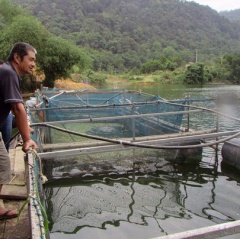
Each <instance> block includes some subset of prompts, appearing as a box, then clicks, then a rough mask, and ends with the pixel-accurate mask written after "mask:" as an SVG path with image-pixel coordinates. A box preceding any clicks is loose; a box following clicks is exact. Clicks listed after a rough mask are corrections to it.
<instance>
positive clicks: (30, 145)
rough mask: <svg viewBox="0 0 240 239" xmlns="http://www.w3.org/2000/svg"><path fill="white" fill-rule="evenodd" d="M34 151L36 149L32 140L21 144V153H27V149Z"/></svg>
mask: <svg viewBox="0 0 240 239" xmlns="http://www.w3.org/2000/svg"><path fill="white" fill-rule="evenodd" d="M31 148H32V149H36V148H37V145H36V143H35V142H34V141H33V140H32V139H29V140H26V141H24V142H23V146H22V151H23V152H25V153H26V152H27V151H28V150H29V149H31Z"/></svg>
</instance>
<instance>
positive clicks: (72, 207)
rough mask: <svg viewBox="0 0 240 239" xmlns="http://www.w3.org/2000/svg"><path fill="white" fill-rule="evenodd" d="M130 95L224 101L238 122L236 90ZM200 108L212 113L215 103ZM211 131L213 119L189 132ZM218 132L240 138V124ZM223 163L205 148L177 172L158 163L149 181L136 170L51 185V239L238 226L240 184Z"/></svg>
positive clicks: (143, 237) (173, 88)
mask: <svg viewBox="0 0 240 239" xmlns="http://www.w3.org/2000/svg"><path fill="white" fill-rule="evenodd" d="M127 88H128V89H135V90H139V89H140V90H142V91H143V92H146V93H149V94H154V95H159V96H161V97H163V98H166V99H182V98H184V97H186V96H188V97H191V98H212V99H213V98H214V99H216V98H219V101H220V103H221V109H222V112H224V113H225V114H230V113H231V114H232V115H234V117H240V115H239V107H238V105H239V104H238V102H239V98H240V95H239V92H240V87H239V86H226V85H219V86H217V85H211V86H204V87H196V86H191V87H186V86H178V85H150V86H136V85H130V86H128V87H127ZM197 104H198V106H202V107H208V108H213V107H215V103H213V102H212V101H204V102H198V103H197ZM200 120H201V123H199V121H200ZM209 123H210V124H214V118H212V117H209V118H208V116H207V115H198V116H197V117H196V118H193V119H192V121H191V126H193V127H196V128H197V129H205V128H206V127H208V126H207V124H209ZM220 128H221V129H222V130H238V129H240V124H239V123H238V122H236V121H234V120H230V119H222V121H221V122H220ZM220 147H221V145H220ZM136 154H138V155H139V154H141V152H137V151H136ZM148 156H149V157H150V158H154V160H155V159H156V158H157V153H156V151H154V150H150V151H149V153H148ZM221 160H222V158H221V151H218V153H216V151H215V150H213V149H212V148H204V149H203V153H202V158H201V160H200V161H198V162H197V163H196V162H194V163H191V162H190V163H184V164H176V163H172V162H168V161H166V160H164V159H162V158H160V163H159V167H157V168H153V169H152V170H150V171H149V172H147V173H146V172H144V173H141V171H139V170H138V171H137V173H135V172H134V171H133V172H132V173H131V174H122V175H116V174H109V175H101V176H99V177H91V176H88V177H85V178H81V179H69V180H58V181H57V182H53V183H49V184H47V185H46V186H45V194H46V197H47V199H46V202H47V211H48V216H49V221H50V238H51V239H52V238H54V239H76V238H81V239H90V238H91V239H92V238H94V239H98V238H104V239H108V238H109V239H113V238H114V239H115V238H116V239H123V238H132V239H135V238H136V239H148V238H154V237H159V236H163V235H170V234H172V233H177V232H182V231H186V230H191V229H196V228H201V227H205V226H211V225H215V224H220V223H224V222H230V221H235V220H240V204H239V199H240V188H239V186H240V176H239V173H237V172H234V171H233V170H229V169H227V168H224V167H223V166H222V165H221ZM229 238H238V237H237V236H232V237H229Z"/></svg>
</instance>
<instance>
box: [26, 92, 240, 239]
mask: <svg viewBox="0 0 240 239" xmlns="http://www.w3.org/2000/svg"><path fill="white" fill-rule="evenodd" d="M36 99H37V100H36V102H35V105H34V106H32V105H31V107H29V117H30V120H31V125H32V127H33V128H34V130H35V133H34V136H33V138H34V140H35V141H36V142H37V144H38V153H37V156H36V155H34V158H35V160H37V161H38V164H37V165H38V166H37V168H38V170H39V175H40V176H41V177H42V176H43V174H44V175H45V176H46V177H47V178H48V182H50V183H51V182H55V181H58V180H60V179H61V180H62V179H66V180H68V179H76V178H77V179H80V180H82V179H84V178H86V177H89V176H96V177H102V176H103V175H136V174H138V173H140V174H141V173H142V174H143V173H149V172H158V171H161V170H163V169H165V170H167V168H168V167H170V168H171V167H172V165H174V164H178V163H190V164H191V163H193V164H194V163H196V162H199V161H201V158H202V147H216V148H217V146H218V144H220V143H222V142H224V140H225V139H224V137H225V138H229V139H230V138H233V137H235V136H237V135H238V134H239V132H238V131H227V132H221V131H220V130H219V128H220V127H219V121H218V119H219V118H218V112H217V111H215V110H208V109H206V108H201V107H197V106H195V107H194V106H190V102H193V101H194V100H193V99H189V98H186V99H179V100H166V99H163V98H161V97H159V96H154V95H149V94H145V93H142V92H137V91H126V90H123V89H121V90H108V91H104V90H102V91H101V90H96V91H81V92H80V91H60V90H57V89H55V90H53V91H51V90H46V91H44V92H40V91H38V92H36ZM195 101H198V100H196V99H195ZM209 113H211V114H212V115H213V116H212V118H211V120H209V119H208V121H210V122H211V123H212V122H216V123H215V124H214V125H213V127H212V128H210V129H205V130H198V129H195V130H192V129H191V120H190V115H192V114H199V115H200V116H199V117H197V118H203V119H204V114H209ZM34 174H35V175H36V172H35V173H34ZM36 183H37V184H40V186H39V189H38V193H39V194H40V198H41V199H42V200H41V201H42V202H45V201H46V200H45V195H44V193H43V189H42V185H41V181H40V180H36ZM49 190H50V191H49ZM49 190H48V189H47V191H46V192H47V194H49V195H52V193H54V189H49ZM52 190H53V191H52ZM62 191H63V193H62V194H61V197H63V198H64V197H65V196H64V195H65V193H66V192H65V191H64V189H63V190H62ZM49 195H48V197H49ZM63 198H62V199H61V198H59V200H60V201H61V200H63ZM69 200H70V201H71V199H69ZM60 201H59V203H60V204H61V202H60ZM50 204H51V203H50ZM48 206H49V205H47V207H48ZM50 207H52V208H54V205H50ZM66 210H67V208H66V209H64V210H63V212H62V213H63V214H64V215H65V214H66V223H67V224H68V225H70V224H71V223H70V224H69V220H68V219H67V218H68V216H67V215H68V213H67V212H66ZM55 213H56V214H57V213H58V212H55ZM64 215H63V217H64ZM64 218H65V217H64ZM82 220H84V217H83V219H82ZM94 220H95V219H94ZM96 220H97V219H96ZM70 221H71V220H70ZM97 221H98V220H97ZM97 221H96V223H97ZM64 222H65V220H63V221H61V222H59V223H58V224H56V225H55V226H56V227H58V228H64V227H65V224H64ZM81 223H83V225H84V222H83V221H82V222H81ZM97 224H98V223H97ZM81 225H82V224H81ZM235 226H236V225H235V224H234V227H235ZM230 227H231V228H232V227H233V226H232V225H230ZM236 227H237V228H240V227H239V225H238V224H237V226H236ZM53 230H55V229H53ZM57 230H59V229H56V231H57ZM68 230H70V229H69V228H68V229H66V230H65V233H69V231H68ZM209 230H210V231H211V233H212V232H213V231H214V232H216V228H210V229H209ZM218 230H219V228H218ZM239 230H240V229H239ZM198 233H199V232H198ZM204 233H209V231H208V232H204ZM176 238H177V237H176ZM178 238H180V237H178ZM186 238H187V237H186Z"/></svg>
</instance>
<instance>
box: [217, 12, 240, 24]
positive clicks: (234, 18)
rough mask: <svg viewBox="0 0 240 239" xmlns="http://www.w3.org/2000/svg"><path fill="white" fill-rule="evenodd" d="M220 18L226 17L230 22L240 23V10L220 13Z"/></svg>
mask: <svg viewBox="0 0 240 239" xmlns="http://www.w3.org/2000/svg"><path fill="white" fill-rule="evenodd" d="M220 15H221V16H224V17H226V18H227V19H228V20H229V21H231V22H238V23H240V9H237V10H232V11H223V12H220Z"/></svg>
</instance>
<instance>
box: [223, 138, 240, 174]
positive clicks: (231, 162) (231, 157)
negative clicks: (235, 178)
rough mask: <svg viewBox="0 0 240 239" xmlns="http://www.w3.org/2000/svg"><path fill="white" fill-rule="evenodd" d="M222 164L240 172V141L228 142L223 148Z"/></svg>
mask: <svg viewBox="0 0 240 239" xmlns="http://www.w3.org/2000/svg"><path fill="white" fill-rule="evenodd" d="M222 157H223V161H222V164H223V165H226V166H228V167H231V168H232V169H233V170H238V171H239V170H240V139H231V140H229V141H226V142H225V143H224V144H223V147H222Z"/></svg>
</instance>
